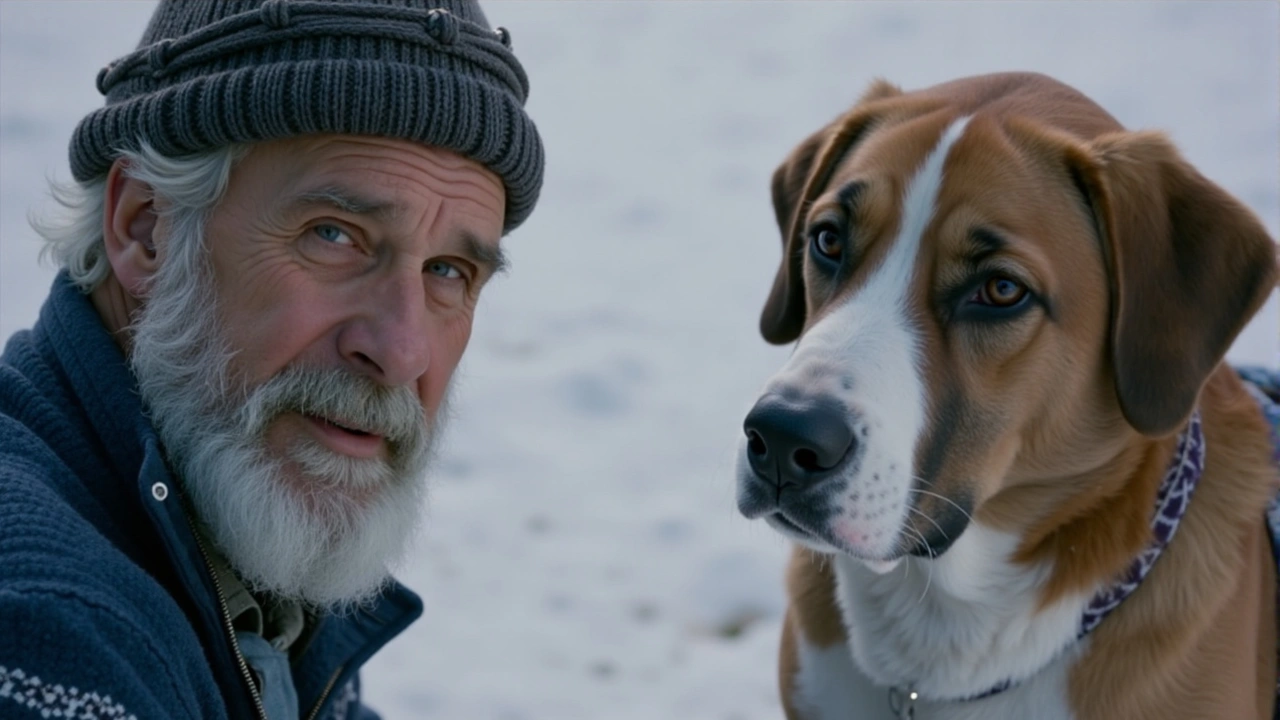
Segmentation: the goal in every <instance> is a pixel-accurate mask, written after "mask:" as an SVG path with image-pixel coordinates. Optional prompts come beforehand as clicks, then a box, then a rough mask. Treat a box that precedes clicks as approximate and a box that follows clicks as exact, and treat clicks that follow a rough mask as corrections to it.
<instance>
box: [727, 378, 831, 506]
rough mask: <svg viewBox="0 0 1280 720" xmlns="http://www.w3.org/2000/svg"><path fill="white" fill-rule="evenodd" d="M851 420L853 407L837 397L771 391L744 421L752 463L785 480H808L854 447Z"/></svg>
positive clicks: (767, 476) (767, 474) (763, 472)
mask: <svg viewBox="0 0 1280 720" xmlns="http://www.w3.org/2000/svg"><path fill="white" fill-rule="evenodd" d="M851 420H852V417H851V416H850V413H849V411H848V410H846V409H845V408H844V407H842V406H841V405H840V404H839V403H837V402H834V401H832V400H827V399H822V398H818V399H796V400H790V399H783V398H781V397H779V396H777V395H774V394H769V395H765V396H764V397H762V398H760V401H759V402H757V403H756V406H755V407H753V408H751V412H749V413H747V419H746V421H745V422H744V423H743V424H742V429H743V430H744V431H746V433H747V457H748V459H749V460H750V462H751V468H752V470H754V471H755V472H756V474H757V475H759V476H760V477H762V478H765V479H767V480H769V481H771V482H775V483H778V484H779V485H785V484H788V483H792V484H796V485H800V486H804V485H807V484H809V483H810V482H812V481H814V480H816V479H818V478H819V477H821V476H822V475H823V474H824V473H825V472H826V471H827V470H830V469H832V468H834V467H835V466H837V465H839V464H840V461H841V460H842V459H844V457H845V455H847V454H848V453H849V451H850V450H851V449H852V448H853V445H854V429H853V424H852V422H851Z"/></svg>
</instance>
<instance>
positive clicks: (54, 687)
mask: <svg viewBox="0 0 1280 720" xmlns="http://www.w3.org/2000/svg"><path fill="white" fill-rule="evenodd" d="M0 437H2V438H3V439H4V442H3V451H2V452H0V717H11V716H12V715H11V714H10V713H11V712H19V714H18V715H17V716H16V717H23V716H22V715H21V714H20V711H18V710H15V709H14V708H26V711H29V712H30V713H32V714H31V717H33V718H34V717H50V716H53V715H49V714H42V713H52V712H54V711H62V712H63V713H64V716H67V717H72V716H74V717H79V715H78V714H77V715H73V714H72V711H76V712H88V713H90V714H92V712H91V711H96V712H97V713H98V714H96V715H93V716H94V717H117V716H118V717H122V718H124V717H129V716H131V715H132V716H134V717H138V718H143V717H183V716H184V713H183V711H180V710H179V708H188V709H189V710H188V711H187V712H188V714H189V715H190V716H192V717H197V716H199V717H203V716H205V713H206V712H208V711H209V709H211V708H212V709H216V708H220V707H221V706H222V705H221V700H220V698H219V695H218V692H217V689H216V687H215V685H214V684H213V679H212V677H211V676H210V674H209V670H208V666H207V661H206V660H205V658H204V654H203V651H202V650H201V648H200V644H199V641H198V639H197V638H196V635H195V633H194V630H193V629H192V628H191V626H190V623H189V622H188V620H187V619H186V616H185V615H184V614H183V612H182V610H181V608H180V607H179V606H178V604H177V601H176V600H175V599H174V598H173V597H172V596H171V595H170V594H169V592H168V591H167V590H165V589H164V588H163V587H162V586H161V585H160V583H159V582H158V581H157V580H156V578H154V577H152V576H151V575H150V574H149V573H148V572H147V571H146V570H145V569H143V567H142V566H141V565H139V564H138V563H137V562H136V561H135V559H134V558H132V557H131V556H130V555H129V554H128V553H126V552H125V551H124V549H122V548H121V547H120V546H118V545H117V544H116V543H115V542H113V541H112V540H111V539H109V538H108V537H107V536H106V535H105V534H104V533H103V531H102V529H101V528H100V527H99V525H98V524H95V522H91V521H90V520H89V519H88V518H87V517H86V515H92V514H93V513H94V509H95V507H96V505H95V501H94V500H93V498H91V497H88V496H87V495H85V494H83V493H77V492H75V491H74V490H73V489H70V488H73V486H74V483H75V478H74V477H70V474H71V473H70V470H69V469H67V468H66V467H65V466H60V465H59V464H57V463H56V462H53V461H51V458H52V457H56V456H54V455H53V454H52V452H51V451H49V450H48V448H47V447H46V446H44V445H43V443H42V442H41V441H40V439H39V437H38V436H37V435H35V434H34V433H33V432H31V431H30V429H28V428H26V427H25V426H23V425H22V424H21V423H19V422H17V421H16V420H15V419H14V418H12V417H9V416H7V415H3V414H0ZM15 703H16V704H15ZM195 708H200V709H199V710H198V711H197V710H195ZM113 713H114V714H113ZM213 716H215V717H216V713H215V714H214V715H213Z"/></svg>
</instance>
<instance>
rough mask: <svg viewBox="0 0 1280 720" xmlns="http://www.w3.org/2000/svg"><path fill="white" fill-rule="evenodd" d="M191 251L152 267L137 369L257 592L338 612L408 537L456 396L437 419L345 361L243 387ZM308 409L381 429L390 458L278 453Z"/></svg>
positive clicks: (186, 471)
mask: <svg viewBox="0 0 1280 720" xmlns="http://www.w3.org/2000/svg"><path fill="white" fill-rule="evenodd" d="M175 230H176V228H175ZM175 235H176V232H175ZM175 239H177V238H172V239H171V240H170V247H171V248H172V247H177V243H175V242H174V240H175ZM186 241H187V242H191V243H198V242H199V238H186ZM179 242H181V240H179ZM185 254H186V256H187V258H189V259H187V258H184V257H182V256H181V255H180V253H178V252H175V253H173V254H172V255H171V256H170V257H169V258H168V260H167V262H165V263H164V265H163V266H162V267H161V269H160V271H159V273H158V274H157V277H156V281H155V284H154V285H153V287H152V289H151V292H150V293H149V295H148V298H147V302H146V305H145V306H144V308H143V309H142V311H141V312H140V314H139V315H138V317H137V320H136V322H135V324H134V336H133V348H132V352H131V355H130V365H131V367H132V369H133V372H134V375H135V376H136V377H137V379H138V387H139V391H140V393H141V395H142V400H143V403H144V405H145V407H146V408H147V410H148V412H149V415H150V417H151V420H152V422H153V424H154V425H155V428H156V431H157V433H158V435H159V436H160V440H161V442H162V443H163V445H164V447H165V450H166V453H167V455H168V458H169V461H170V463H172V466H173V467H174V470H175V472H176V474H177V476H178V477H179V478H180V482H181V484H182V487H183V489H184V490H185V491H186V494H187V496H188V497H189V498H190V501H191V504H192V506H193V507H194V509H195V512H196V514H197V515H198V516H199V518H200V520H201V521H202V522H203V523H204V525H205V527H206V529H207V532H208V534H209V535H210V537H211V539H212V540H213V542H214V543H215V544H216V545H217V547H218V549H219V550H221V551H222V553H223V554H224V555H225V556H226V558H227V560H228V562H229V563H230V564H231V566H232V568H234V569H235V571H236V574H237V575H238V576H239V577H240V578H241V579H242V580H243V581H244V582H245V584H246V585H247V586H248V587H249V588H250V589H252V590H254V591H255V592H258V593H262V594H267V595H271V596H275V597H277V598H283V599H289V600H295V601H299V602H301V603H303V604H304V605H306V606H308V607H311V608H313V609H317V610H327V611H335V612H341V611H345V610H349V609H351V608H352V607H354V606H355V605H357V604H360V603H364V602H367V601H369V600H371V599H372V598H373V597H375V596H376V595H377V594H378V593H379V592H380V591H381V590H382V589H383V588H384V587H385V586H386V585H387V583H389V582H390V572H391V568H392V567H393V566H394V565H395V564H397V563H398V562H399V561H400V560H401V559H402V558H403V557H404V555H405V553H406V551H407V549H408V547H409V546H410V544H411V541H412V540H413V536H414V534H415V531H416V529H417V526H418V521H419V517H420V513H421V511H422V501H423V498H424V496H425V494H426V479H425V472H426V468H427V466H428V464H429V462H430V460H431V458H432V456H433V451H434V448H435V446H436V444H437V443H436V441H437V439H438V437H439V435H440V432H441V429H442V428H441V426H442V424H443V422H442V419H443V418H444V417H446V416H447V411H446V410H444V407H445V406H446V405H447V403H442V410H441V412H440V413H438V415H437V417H436V418H435V419H434V420H433V421H432V422H431V423H430V424H428V422H427V420H426V418H425V416H424V412H423V409H422V405H421V403H420V401H419V399H418V397H417V395H416V394H415V393H414V392H413V391H411V390H410V389H408V388H405V387H397V388H388V387H386V386H381V385H378V384H377V383H375V382H374V381H372V380H371V379H369V378H366V377H363V376H360V375H356V374H354V373H351V372H349V371H346V370H343V369H327V370H319V369H316V368H306V367H295V366H291V367H288V368H286V369H285V370H283V371H282V372H280V373H279V374H277V375H276V376H275V377H273V378H271V379H270V380H268V381H266V382H264V383H262V384H261V385H259V386H257V387H253V388H246V387H236V383H235V382H234V380H233V379H232V378H233V376H232V368H231V359H232V357H233V355H234V353H233V352H232V351H231V350H230V349H229V347H228V346H227V343H226V341H225V339H224V333H223V332H222V327H221V323H220V320H219V317H218V311H217V307H216V300H217V298H216V292H215V290H214V286H213V280H212V272H211V269H210V268H209V265H208V261H207V260H206V259H205V258H204V256H203V253H200V252H199V251H197V252H195V253H194V254H193V253H189V252H188V253H185ZM188 266H194V267H188ZM304 410H305V411H306V412H307V413H309V414H314V415H319V416H328V417H339V418H348V419H356V420H360V421H361V422H362V427H366V428H376V429H377V432H378V433H379V434H381V435H383V436H384V437H385V438H386V442H387V450H388V452H387V458H386V459H385V460H384V459H381V458H379V459H370V460H365V459H358V458H352V457H349V456H345V455H340V454H337V453H334V452H332V451H330V450H329V449H328V448H326V447H324V446H323V445H321V444H319V443H315V442H310V441H302V442H297V443H295V444H294V445H293V446H291V447H289V448H288V449H287V451H286V452H285V455H286V457H278V456H275V457H273V455H278V454H274V453H272V452H271V451H270V450H268V448H267V445H266V441H265V431H266V429H267V428H268V427H269V425H270V423H271V422H272V421H273V420H275V419H276V418H277V417H279V414H280V413H281V412H290V411H292V412H300V411H304Z"/></svg>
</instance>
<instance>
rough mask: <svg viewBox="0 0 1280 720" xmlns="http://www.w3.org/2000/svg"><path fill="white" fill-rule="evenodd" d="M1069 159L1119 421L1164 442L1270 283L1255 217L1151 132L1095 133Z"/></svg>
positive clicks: (1269, 255)
mask: <svg viewBox="0 0 1280 720" xmlns="http://www.w3.org/2000/svg"><path fill="white" fill-rule="evenodd" d="M1072 154H1073V155H1075V157H1074V158H1072V159H1071V164H1072V165H1074V166H1075V167H1074V169H1075V171H1076V173H1077V175H1076V178H1077V180H1078V182H1079V184H1080V185H1081V189H1082V190H1083V191H1084V192H1085V194H1086V195H1087V198H1086V199H1087V200H1088V202H1089V203H1090V205H1091V210H1092V211H1093V214H1094V220H1095V223H1096V226H1097V229H1098V232H1099V234H1100V235H1101V236H1102V245H1103V255H1104V257H1105V259H1106V263H1107V272H1108V275H1109V278H1110V282H1111V336H1110V341H1111V359H1112V363H1113V366H1114V368H1113V369H1114V372H1115V383H1116V394H1117V396H1118V398H1119V401H1120V408H1121V410H1122V411H1123V412H1124V415H1125V418H1126V419H1127V420H1128V421H1129V424H1131V425H1132V426H1133V427H1134V428H1136V429H1137V430H1138V431H1139V432H1142V433H1144V434H1147V435H1162V434H1165V433H1168V432H1170V431H1172V430H1174V429H1176V428H1177V427H1178V426H1180V425H1181V424H1182V422H1183V421H1185V420H1186V418H1187V416H1188V415H1189V414H1190V413H1191V411H1192V409H1193V407H1194V406H1195V403H1196V399H1197V397H1198V396H1199V394H1200V389H1201V387H1202V386H1203V384H1204V382H1205V380H1206V379H1207V378H1208V376H1209V374H1210V373H1211V372H1213V370H1214V368H1215V367H1217V365H1218V363H1219V362H1221V361H1222V358H1223V356H1224V355H1225V354H1226V352H1227V349H1228V348H1229V347H1230V345H1231V343H1232V341H1233V340H1235V338H1236V336H1237V335H1238V334H1239V333H1240V331H1241V330H1242V329H1244V326H1245V324H1246V323H1247V322H1248V321H1249V318H1250V317H1251V316H1252V315H1253V314H1254V313H1255V312H1257V310H1258V308H1259V307H1261V305H1262V304H1263V303H1264V302H1265V301H1266V299H1267V296H1268V295H1269V294H1270V293H1271V290H1272V289H1273V288H1274V287H1275V286H1276V277H1277V267H1276V264H1277V256H1276V246H1275V244H1274V243H1273V242H1272V240H1271V238H1270V237H1269V236H1268V235H1267V232H1266V230H1265V229H1264V228H1263V226H1262V224H1261V223H1260V222H1259V221H1258V219H1257V218H1256V217H1255V216H1254V215H1253V213H1251V212H1250V211H1249V210H1248V209H1247V208H1245V207H1244V205H1242V204H1241V203H1240V202H1239V201H1238V200H1236V199H1235V198H1233V197H1232V196H1231V195H1229V194H1228V193H1227V192H1226V191H1225V190H1223V189H1222V188H1220V187H1218V186H1217V185H1215V184H1213V183H1212V182H1210V181H1209V180H1207V179H1206V178H1205V177H1204V176H1202V175H1201V174H1200V173H1198V172H1197V171H1196V170H1195V168H1193V167H1191V166H1190V165H1189V164H1188V163H1187V162H1186V161H1185V160H1183V159H1182V158H1181V156H1180V155H1179V154H1178V151H1177V150H1175V149H1174V147H1173V146H1172V145H1171V144H1170V143H1169V141H1168V140H1166V139H1165V137H1164V136H1163V135H1161V134H1160V133H1155V132H1114V133H1108V134H1104V135H1101V136H1099V137H1097V138H1096V139H1094V140H1093V141H1091V142H1090V143H1088V144H1087V146H1086V147H1085V148H1084V149H1082V150H1080V151H1079V152H1078V153H1072Z"/></svg>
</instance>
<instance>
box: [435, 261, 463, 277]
mask: <svg viewBox="0 0 1280 720" xmlns="http://www.w3.org/2000/svg"><path fill="white" fill-rule="evenodd" d="M427 272H429V273H431V274H432V275H439V276H440V277H442V278H450V279H453V278H460V277H462V272H461V271H459V270H458V268H456V267H454V266H453V265H452V264H450V263H447V262H444V261H443V260H436V261H434V262H429V263H427Z"/></svg>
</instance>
